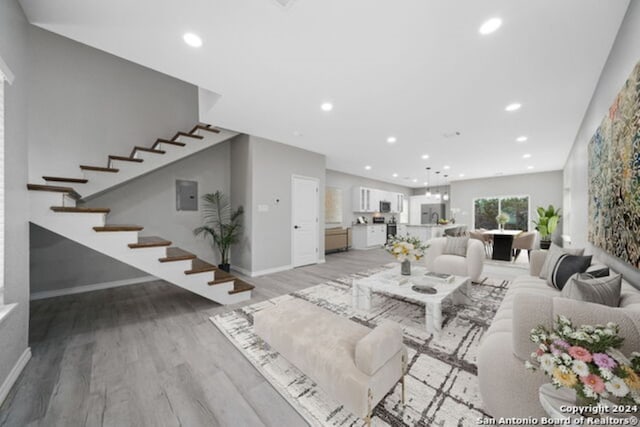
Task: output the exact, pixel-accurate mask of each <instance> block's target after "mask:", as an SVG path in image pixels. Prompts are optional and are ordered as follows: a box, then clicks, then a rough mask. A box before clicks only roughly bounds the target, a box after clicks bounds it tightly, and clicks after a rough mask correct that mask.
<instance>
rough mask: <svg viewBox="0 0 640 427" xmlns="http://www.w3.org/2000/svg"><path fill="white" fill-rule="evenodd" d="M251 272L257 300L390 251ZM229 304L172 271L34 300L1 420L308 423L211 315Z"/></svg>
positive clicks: (374, 261) (377, 261) (376, 262)
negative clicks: (26, 350) (25, 357)
mask: <svg viewBox="0 0 640 427" xmlns="http://www.w3.org/2000/svg"><path fill="white" fill-rule="evenodd" d="M326 259H327V262H326V264H321V265H315V266H309V267H304V268H299V269H295V270H292V271H287V272H283V273H277V274H273V275H269V276H265V277H260V278H253V279H245V280H247V281H248V282H250V283H252V284H254V285H256V289H255V291H254V298H253V299H252V300H251V301H249V302H247V304H252V303H255V302H257V301H260V300H264V299H269V298H273V297H275V296H278V295H282V294H286V293H290V292H293V291H296V290H299V289H303V288H306V287H309V286H313V285H316V284H319V283H323V282H325V281H327V280H330V279H334V278H337V277H341V276H344V275H345V274H347V273H354V272H358V271H363V270H366V269H368V268H371V267H376V266H380V265H383V264H386V263H388V262H389V261H390V257H389V255H388V254H386V253H385V252H383V251H382V250H371V251H350V252H346V253H339V254H334V255H327V257H326ZM236 307H237V306H220V305H217V304H215V303H212V302H211V301H208V300H206V299H204V298H201V297H199V296H197V295H194V294H191V293H189V292H187V291H184V290H182V289H181V288H178V287H175V286H173V285H170V284H168V283H166V282H163V281H156V282H149V283H145V284H140V285H133V286H125V287H120V288H114V289H108V290H103V291H96V292H91V293H85V294H79V295H72V296H65V297H58V298H51V299H46V300H40V301H34V302H33V303H32V304H31V325H30V346H31V351H32V353H33V358H32V359H31V361H30V362H29V364H28V365H27V367H26V368H25V370H24V372H23V374H22V375H21V377H20V378H19V380H18V382H17V383H16V385H15V386H14V388H13V389H12V391H11V393H10V394H9V396H8V397H7V399H6V400H5V402H4V404H3V405H2V407H0V425H1V426H15V427H22V426H47V427H49V426H65V427H73V426H117V427H125V426H154V427H155V426H185V427H197V426H234V427H235V426H278V427H280V426H286V427H295V426H304V425H306V422H305V421H304V420H303V419H302V418H301V417H300V416H299V415H298V413H297V412H296V411H295V410H293V408H291V407H290V406H289V404H288V403H287V402H286V401H285V400H284V399H283V398H282V397H281V396H280V395H279V394H278V393H277V392H276V391H275V390H274V389H273V388H272V387H271V386H270V385H269V384H268V383H267V382H266V381H265V380H264V379H263V377H262V376H261V375H260V374H259V373H258V372H257V371H256V370H255V369H254V368H253V366H252V365H251V364H250V363H249V362H247V361H246V360H245V358H244V357H243V356H242V355H241V354H240V352H238V351H237V350H236V349H235V347H233V345H232V344H231V343H229V341H228V340H227V339H226V338H225V337H224V336H223V335H222V334H221V333H220V332H219V331H218V330H217V329H216V327H215V326H214V325H213V324H212V323H211V322H210V321H209V317H210V316H212V315H215V314H218V313H221V312H224V311H227V310H231V309H233V308H236Z"/></svg>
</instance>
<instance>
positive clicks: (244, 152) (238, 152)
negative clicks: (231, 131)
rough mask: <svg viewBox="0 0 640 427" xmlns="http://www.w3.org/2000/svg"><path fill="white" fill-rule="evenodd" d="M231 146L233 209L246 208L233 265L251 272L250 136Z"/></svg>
mask: <svg viewBox="0 0 640 427" xmlns="http://www.w3.org/2000/svg"><path fill="white" fill-rule="evenodd" d="M230 144H231V164H232V165H233V167H232V168H231V207H232V208H233V209H237V208H238V207H239V206H242V207H244V222H243V233H242V237H241V238H240V242H238V244H236V245H233V246H232V247H231V263H232V264H233V265H234V266H235V267H240V268H241V269H243V270H245V271H251V269H252V267H253V264H252V260H251V253H252V251H251V235H252V230H253V229H252V221H253V201H252V200H251V197H252V194H253V185H252V182H253V179H252V177H253V168H252V166H251V165H252V163H251V159H252V157H251V147H250V137H249V135H239V136H237V137H235V138H234V139H233V140H231V141H230Z"/></svg>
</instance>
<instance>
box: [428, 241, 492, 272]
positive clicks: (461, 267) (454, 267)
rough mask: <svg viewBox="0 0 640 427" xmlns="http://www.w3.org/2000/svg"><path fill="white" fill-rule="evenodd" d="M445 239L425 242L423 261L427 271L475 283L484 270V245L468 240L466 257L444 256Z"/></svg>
mask: <svg viewBox="0 0 640 427" xmlns="http://www.w3.org/2000/svg"><path fill="white" fill-rule="evenodd" d="M446 243H447V238H446V237H439V238H436V239H431V240H429V241H428V242H427V244H428V245H429V248H428V249H427V251H426V253H425V255H424V260H425V264H426V266H427V269H428V270H429V271H433V272H435V273H446V274H453V275H455V276H468V277H470V278H471V281H472V282H475V281H477V280H478V279H479V278H480V275H481V274H482V269H483V268H484V257H485V253H484V244H483V243H482V242H480V241H479V240H476V239H469V242H468V243H467V254H466V256H459V255H450V254H444V253H443V252H444V247H445V245H446Z"/></svg>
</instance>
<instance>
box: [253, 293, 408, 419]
mask: <svg viewBox="0 0 640 427" xmlns="http://www.w3.org/2000/svg"><path fill="white" fill-rule="evenodd" d="M253 323H254V329H255V333H256V335H258V336H259V337H260V338H261V339H262V340H263V341H265V342H266V343H267V344H268V345H270V346H271V347H272V348H273V349H274V350H277V351H278V352H279V353H280V354H281V355H282V356H283V357H284V358H286V359H287V360H288V361H289V362H291V363H292V364H294V365H295V366H296V367H297V368H298V369H300V371H302V372H303V373H305V374H306V375H307V376H308V377H309V378H311V379H312V380H313V381H315V382H316V383H317V384H318V385H319V386H320V388H322V390H324V391H325V392H326V393H327V394H328V395H330V396H331V397H333V398H334V399H336V400H337V401H338V402H340V403H342V404H343V405H344V406H345V408H346V409H348V410H350V411H351V412H352V413H354V414H355V415H357V416H359V417H361V418H364V419H365V420H366V421H367V423H370V422H371V412H372V410H373V408H374V407H375V406H376V405H377V404H378V402H380V400H382V398H383V397H384V396H385V395H386V394H387V393H388V392H389V391H390V390H391V389H392V388H393V387H394V386H395V385H396V384H397V383H398V381H401V382H402V399H403V400H404V374H405V372H406V367H407V349H406V347H405V346H404V344H403V343H402V329H401V328H400V326H399V325H398V324H396V323H393V322H384V323H382V324H380V325H379V326H378V327H376V328H375V329H373V330H371V329H369V328H367V327H366V326H363V325H360V324H358V323H356V322H353V321H351V320H349V319H347V318H345V317H342V316H338V315H337V314H334V313H332V312H330V311H328V310H325V309H323V308H320V307H318V306H317V305H314V304H311V303H308V302H306V301H304V300H301V299H298V298H292V299H290V300H287V301H283V302H281V303H279V304H277V305H275V306H273V307H271V308H268V309H264V310H261V311H259V312H257V313H255V314H254V316H253Z"/></svg>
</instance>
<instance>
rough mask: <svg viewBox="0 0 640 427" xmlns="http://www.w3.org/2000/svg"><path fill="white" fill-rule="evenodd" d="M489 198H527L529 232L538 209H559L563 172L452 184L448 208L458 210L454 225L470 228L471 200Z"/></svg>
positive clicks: (471, 215) (471, 216) (471, 220)
mask: <svg viewBox="0 0 640 427" xmlns="http://www.w3.org/2000/svg"><path fill="white" fill-rule="evenodd" d="M492 196H529V206H530V208H531V212H529V229H530V230H533V229H534V227H535V226H534V225H533V223H532V222H531V221H533V220H535V219H537V215H536V213H535V209H536V208H537V207H538V206H548V205H550V204H552V205H554V206H555V207H561V206H562V171H553V172H540V173H531V174H524V175H510V176H500V177H493V178H484V179H469V180H465V181H454V182H452V183H451V208H458V209H460V213H459V214H457V215H456V222H459V223H462V224H467V225H468V226H469V227H473V200H474V199H477V198H480V197H492Z"/></svg>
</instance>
